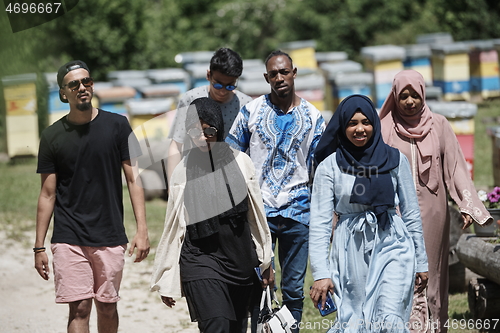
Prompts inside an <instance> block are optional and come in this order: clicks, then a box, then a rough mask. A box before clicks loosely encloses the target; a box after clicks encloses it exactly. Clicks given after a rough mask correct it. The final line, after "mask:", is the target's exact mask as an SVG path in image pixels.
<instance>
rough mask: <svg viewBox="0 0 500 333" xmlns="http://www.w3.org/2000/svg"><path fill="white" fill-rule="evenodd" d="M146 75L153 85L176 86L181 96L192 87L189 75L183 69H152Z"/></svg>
mask: <svg viewBox="0 0 500 333" xmlns="http://www.w3.org/2000/svg"><path fill="white" fill-rule="evenodd" d="M146 75H147V77H148V78H149V79H150V80H151V82H152V83H153V84H174V85H176V86H177V87H178V89H179V91H180V93H181V94H182V93H185V92H186V91H187V90H188V89H189V87H190V79H189V74H188V73H187V72H186V71H185V70H184V69H182V68H164V69H150V70H148V71H147V74H146Z"/></svg>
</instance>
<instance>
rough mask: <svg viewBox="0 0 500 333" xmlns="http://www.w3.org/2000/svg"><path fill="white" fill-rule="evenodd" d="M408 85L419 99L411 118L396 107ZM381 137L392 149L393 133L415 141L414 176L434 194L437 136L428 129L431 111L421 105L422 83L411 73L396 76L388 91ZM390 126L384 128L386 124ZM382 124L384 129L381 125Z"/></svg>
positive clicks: (381, 116) (421, 79) (408, 71)
mask: <svg viewBox="0 0 500 333" xmlns="http://www.w3.org/2000/svg"><path fill="white" fill-rule="evenodd" d="M407 86H411V87H412V88H413V89H414V90H415V91H416V92H417V93H418V94H419V95H420V97H422V109H421V110H420V111H419V112H417V113H416V114H415V115H413V116H407V115H404V114H403V113H402V112H401V111H400V109H399V106H398V101H399V94H400V93H401V92H402V91H403V90H404V89H405V88H406V87H407ZM379 115H380V119H381V120H383V119H384V118H386V117H390V118H388V119H386V120H385V121H382V136H383V137H384V139H385V140H386V142H387V144H389V145H391V146H392V143H393V140H392V136H393V135H394V133H397V134H399V135H401V136H403V137H406V138H412V139H415V142H416V144H417V149H418V153H419V154H418V157H417V166H418V170H417V172H418V177H419V178H420V180H421V181H422V182H423V183H424V184H425V185H426V186H427V188H429V190H431V191H432V192H433V193H437V190H438V187H439V171H438V168H439V159H438V154H439V151H440V150H441V147H440V144H439V135H438V133H436V132H435V131H433V130H432V124H433V119H432V112H431V110H430V109H429V107H428V106H427V104H425V81H424V78H423V77H422V75H421V74H420V73H419V72H417V71H415V70H412V69H410V70H404V71H401V72H399V73H398V74H396V76H395V77H394V81H393V83H392V90H391V92H390V93H389V96H388V97H387V99H386V100H385V102H384V105H382V108H381V109H380V113H379ZM389 122H390V125H389V126H387V124H389ZM384 123H385V124H386V126H384Z"/></svg>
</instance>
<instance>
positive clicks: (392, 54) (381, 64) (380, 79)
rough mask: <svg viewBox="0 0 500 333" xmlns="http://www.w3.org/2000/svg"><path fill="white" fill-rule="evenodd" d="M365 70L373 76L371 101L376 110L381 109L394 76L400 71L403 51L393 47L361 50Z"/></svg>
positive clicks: (384, 46) (382, 46)
mask: <svg viewBox="0 0 500 333" xmlns="http://www.w3.org/2000/svg"><path fill="white" fill-rule="evenodd" d="M361 56H362V57H363V59H364V60H365V70H366V71H367V72H370V73H372V74H373V83H374V84H373V89H372V94H373V96H372V97H373V99H374V102H375V106H376V107H377V108H380V107H382V104H384V101H385V99H386V98H387V95H388V94H389V92H390V91H391V88H392V81H393V79H394V76H395V75H396V74H397V73H399V72H400V71H402V70H403V69H404V68H403V59H404V58H405V49H404V48H403V47H401V46H395V45H379V46H368V47H363V48H362V49H361Z"/></svg>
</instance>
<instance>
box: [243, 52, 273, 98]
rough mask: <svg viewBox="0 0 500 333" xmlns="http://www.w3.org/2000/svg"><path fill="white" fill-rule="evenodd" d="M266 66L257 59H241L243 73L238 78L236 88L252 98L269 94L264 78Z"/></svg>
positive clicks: (269, 89)
mask: <svg viewBox="0 0 500 333" xmlns="http://www.w3.org/2000/svg"><path fill="white" fill-rule="evenodd" d="M265 72H266V66H265V65H264V62H263V61H262V60H259V59H248V60H243V73H242V74H241V76H240V79H239V80H238V90H239V91H241V92H242V93H244V94H247V95H248V96H250V97H252V98H257V97H259V96H261V95H264V94H269V93H270V92H271V88H270V86H269V84H268V83H267V82H266V80H265V78H264V73H265Z"/></svg>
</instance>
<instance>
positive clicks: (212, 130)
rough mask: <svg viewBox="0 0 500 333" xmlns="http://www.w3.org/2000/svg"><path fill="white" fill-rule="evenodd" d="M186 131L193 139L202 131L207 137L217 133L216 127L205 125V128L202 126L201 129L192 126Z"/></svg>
mask: <svg viewBox="0 0 500 333" xmlns="http://www.w3.org/2000/svg"><path fill="white" fill-rule="evenodd" d="M187 133H188V135H189V136H190V137H191V138H193V139H196V138H198V137H199V136H200V135H201V133H203V134H204V135H205V137H207V138H213V137H214V136H216V135H217V128H215V127H207V128H204V129H203V131H202V130H200V129H199V128H196V127H193V128H191V129H190V130H189V131H188V132H187Z"/></svg>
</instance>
